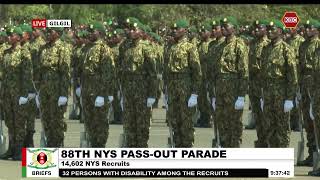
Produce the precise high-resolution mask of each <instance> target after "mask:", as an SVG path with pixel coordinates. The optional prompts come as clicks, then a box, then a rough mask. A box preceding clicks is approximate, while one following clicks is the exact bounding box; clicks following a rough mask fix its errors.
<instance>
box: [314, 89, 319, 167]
mask: <svg viewBox="0 0 320 180" xmlns="http://www.w3.org/2000/svg"><path fill="white" fill-rule="evenodd" d="M318 84H319V83H318ZM313 114H314V116H315V120H314V121H315V124H316V135H317V138H318V145H319V146H320V87H319V85H318V88H316V89H315V90H314V107H313ZM314 149H315V150H316V143H314ZM318 170H320V169H318Z"/></svg>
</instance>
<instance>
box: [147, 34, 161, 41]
mask: <svg viewBox="0 0 320 180" xmlns="http://www.w3.org/2000/svg"><path fill="white" fill-rule="evenodd" d="M149 34H150V36H151V37H152V38H153V39H154V40H156V41H158V42H160V40H161V38H160V36H159V35H158V34H156V33H154V32H150V33H149Z"/></svg>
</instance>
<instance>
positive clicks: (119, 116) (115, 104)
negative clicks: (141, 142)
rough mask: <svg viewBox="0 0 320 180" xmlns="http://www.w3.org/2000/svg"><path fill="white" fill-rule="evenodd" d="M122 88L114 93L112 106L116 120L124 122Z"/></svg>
mask: <svg viewBox="0 0 320 180" xmlns="http://www.w3.org/2000/svg"><path fill="white" fill-rule="evenodd" d="M120 95H121V94H120V90H118V89H117V90H116V91H115V92H114V94H113V97H114V98H113V102H112V108H113V112H114V121H117V122H122V110H121V105H120V100H121V97H120Z"/></svg>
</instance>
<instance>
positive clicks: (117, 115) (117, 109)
mask: <svg viewBox="0 0 320 180" xmlns="http://www.w3.org/2000/svg"><path fill="white" fill-rule="evenodd" d="M111 51H112V53H113V56H114V61H115V71H116V72H115V75H116V81H115V87H116V88H115V91H114V93H113V97H114V100H113V102H112V108H113V112H114V121H115V122H120V123H122V121H123V120H122V116H123V115H122V110H121V105H120V100H121V92H120V81H119V80H118V72H117V70H118V69H119V66H120V64H119V63H120V60H119V45H116V46H114V47H111Z"/></svg>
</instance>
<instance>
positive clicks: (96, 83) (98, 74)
mask: <svg viewBox="0 0 320 180" xmlns="http://www.w3.org/2000/svg"><path fill="white" fill-rule="evenodd" d="M84 48H85V50H84V52H83V55H84V57H83V62H82V64H81V66H80V72H79V73H80V74H81V75H80V76H81V97H82V107H83V115H84V123H85V127H86V130H87V132H88V135H89V141H90V143H91V146H92V147H100V148H102V147H105V144H106V143H107V139H108V135H109V122H108V117H107V115H108V110H109V108H110V106H111V103H110V102H109V100H108V96H113V93H114V89H115V88H114V86H115V71H114V69H115V64H114V59H113V55H112V51H111V49H110V48H109V47H108V46H107V45H106V44H105V43H104V41H103V40H102V39H98V40H97V41H96V42H94V43H89V45H88V46H86V47H84ZM80 63H81V62H80ZM97 96H102V97H103V98H104V99H105V104H104V105H103V106H102V107H96V106H95V100H96V97H97Z"/></svg>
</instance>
